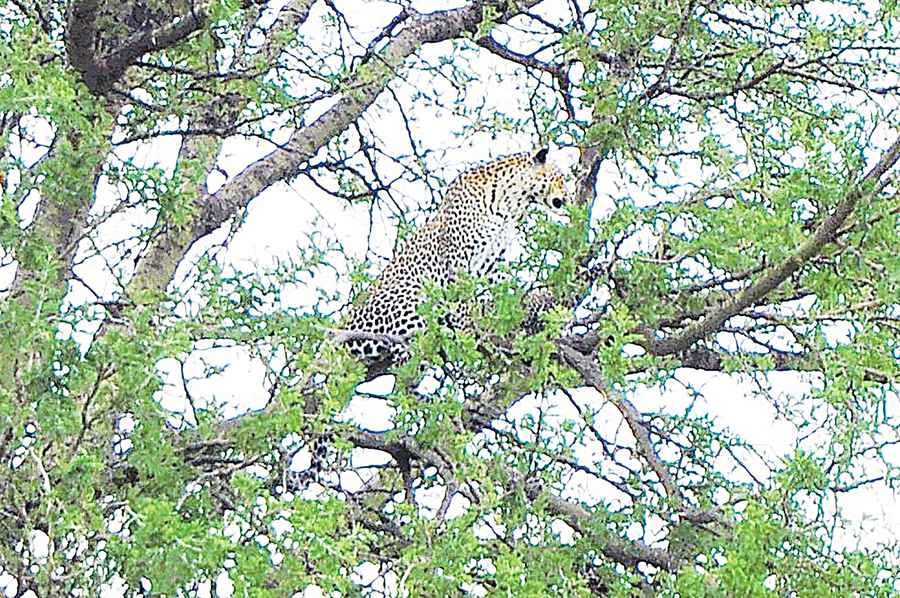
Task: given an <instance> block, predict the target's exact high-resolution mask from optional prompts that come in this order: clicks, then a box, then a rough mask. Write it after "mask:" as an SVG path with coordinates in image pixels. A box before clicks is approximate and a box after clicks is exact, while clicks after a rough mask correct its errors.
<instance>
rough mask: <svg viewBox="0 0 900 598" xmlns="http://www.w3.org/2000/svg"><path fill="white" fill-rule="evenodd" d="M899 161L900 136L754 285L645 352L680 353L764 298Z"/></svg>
mask: <svg viewBox="0 0 900 598" xmlns="http://www.w3.org/2000/svg"><path fill="white" fill-rule="evenodd" d="M898 159H900V136H898V138H897V140H896V141H894V143H893V145H891V147H890V148H889V149H888V150H887V151H886V152H885V154H884V155H883V156H882V157H881V159H880V160H879V161H878V163H877V164H875V166H874V167H872V169H871V170H870V171H869V172H868V173H866V175H865V176H864V177H863V178H862V179H861V180H860V181H859V182H858V183H857V184H856V185H854V186H853V188H852V189H851V190H850V191H849V192H848V193H847V195H846V197H845V198H844V199H843V201H841V202H840V203H839V204H838V205H837V207H836V208H835V209H834V211H833V212H832V213H831V214H830V215H829V216H828V217H827V218H825V220H824V221H822V223H821V224H820V225H819V226H818V227H816V229H815V231H814V232H813V234H812V235H811V236H810V237H809V239H807V240H806V242H805V243H803V244H802V245H800V247H799V248H797V250H796V251H795V252H794V253H793V254H791V255H790V256H788V257H787V258H786V259H785V260H784V261H782V262H781V263H779V264H777V265H775V266H774V267H772V268H770V269H769V271H768V272H766V273H765V274H763V276H762V277H760V278H759V280H757V281H756V282H755V283H753V284H752V285H750V286H749V287H747V288H746V289H744V290H743V291H741V292H740V293H738V294H737V295H736V296H735V297H734V298H732V299H731V300H729V301H727V302H726V303H724V304H722V305H721V306H719V307H718V308H716V309H714V310H712V311H710V312H708V313H707V314H706V315H705V316H703V317H702V318H700V320H698V321H697V322H696V323H694V324H692V325H690V326H688V327H687V328H686V329H685V330H683V331H682V332H680V333H679V334H677V335H675V336H671V337H669V338H665V339H655V338H648V339H647V343H646V344H647V347H646V348H647V349H648V350H649V351H650V352H651V353H653V354H654V355H659V356H663V355H673V354H675V353H680V352H682V351H684V350H685V349H687V348H688V347H690V346H691V345H693V344H694V343H695V342H697V341H698V340H700V339H702V338H706V337H708V336H710V335H711V334H714V333H715V332H717V331H718V330H719V329H720V328H721V326H722V324H724V323H725V322H726V321H727V320H728V319H729V318H732V317H734V316H736V315H738V314H739V313H741V312H742V311H743V310H745V309H747V308H748V307H750V306H751V305H754V304H755V303H757V302H758V301H760V300H762V299H763V298H765V297H766V296H767V295H768V294H769V293H771V292H772V291H774V290H775V289H776V288H777V287H778V286H779V285H780V284H781V283H783V282H784V281H785V280H787V279H788V278H789V277H790V276H791V275H792V274H794V273H795V272H797V271H798V270H800V268H802V267H803V266H804V265H805V264H806V263H807V262H809V260H811V259H812V258H814V257H815V256H816V255H818V254H819V253H820V252H821V251H822V249H823V248H824V247H825V246H826V245H827V244H829V243H831V242H832V241H833V240H834V239H835V236H836V235H837V232H838V230H839V229H840V228H841V226H842V225H843V224H844V222H845V221H846V220H847V218H848V217H849V216H850V214H852V213H853V210H854V208H856V205H857V204H858V203H859V202H860V200H862V199H864V198H866V197H869V196H870V195H872V194H874V193H877V192H879V191H880V190H881V189H882V188H883V187H884V184H885V183H884V181H883V180H882V177H883V176H884V174H885V173H886V172H887V171H888V170H890V169H891V168H892V167H893V166H894V165H895V164H896V163H897V160H898Z"/></svg>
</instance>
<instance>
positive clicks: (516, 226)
mask: <svg viewBox="0 0 900 598" xmlns="http://www.w3.org/2000/svg"><path fill="white" fill-rule="evenodd" d="M548 153H549V150H548V148H545V147H544V148H540V149H538V150H536V151H530V152H522V153H517V154H513V155H510V156H506V157H503V158H499V159H496V160H494V161H491V162H488V163H485V164H482V165H480V166H477V167H475V168H472V169H470V170H468V171H466V172H463V173H462V174H460V175H459V176H458V177H457V178H456V179H455V180H454V181H453V182H452V183H451V184H450V185H449V186H448V187H447V189H446V191H445V193H444V196H443V198H442V200H441V202H440V204H439V206H438V208H437V210H436V211H435V213H434V214H433V215H432V217H431V218H430V219H429V220H428V221H427V222H426V223H425V224H424V225H423V226H422V227H420V228H419V229H418V230H416V231H415V232H414V233H412V234H411V236H410V237H409V238H408V240H407V241H406V242H405V243H404V244H403V246H402V248H401V250H400V251H399V252H398V253H397V254H396V255H395V257H394V258H393V260H391V261H390V262H389V263H388V265H387V266H386V267H385V269H384V271H383V272H382V273H381V275H380V276H379V277H378V278H377V279H376V281H375V282H374V283H373V285H372V287H371V289H370V290H369V291H368V294H367V296H366V298H365V300H364V301H362V302H360V303H358V304H357V306H356V307H354V308H353V309H352V311H351V313H350V317H349V321H348V322H347V325H346V326H345V330H346V331H347V334H346V335H345V339H344V344H345V346H346V347H347V349H348V350H349V352H350V354H351V355H353V356H354V357H355V358H356V359H358V360H359V361H361V362H363V363H367V364H370V363H374V362H377V361H381V360H385V359H393V360H402V359H403V355H404V352H403V350H402V349H401V350H399V351H398V350H397V348H398V347H402V345H403V343H404V341H408V340H409V339H410V338H411V337H412V336H413V335H415V334H416V333H417V332H419V331H421V330H423V329H424V328H425V326H426V323H425V320H424V318H423V317H422V316H421V315H420V314H419V313H418V307H419V306H420V304H421V303H422V302H423V301H424V300H425V298H426V297H425V290H426V288H427V285H429V284H430V285H434V286H436V287H446V286H448V285H451V284H453V283H454V282H455V281H457V280H458V279H459V277H460V275H461V274H467V275H469V276H471V277H473V278H485V279H487V280H488V281H489V282H494V281H496V280H498V268H499V266H500V264H501V263H503V261H504V256H505V255H506V253H507V251H508V250H509V248H510V247H511V245H512V244H513V242H514V240H515V238H516V236H517V234H518V231H519V230H520V227H521V225H522V224H523V222H524V221H525V219H526V217H527V216H528V214H529V213H531V211H532V210H534V209H542V210H545V211H547V212H549V213H550V214H552V215H554V216H558V217H563V218H564V217H565V216H566V208H567V206H568V205H569V204H570V203H571V202H572V195H571V194H570V192H569V191H568V189H567V187H566V183H565V177H564V176H563V173H562V172H561V170H560V169H559V168H558V167H557V166H556V165H555V164H553V163H552V162H551V161H549V160H548ZM457 321H464V318H458V319H457Z"/></svg>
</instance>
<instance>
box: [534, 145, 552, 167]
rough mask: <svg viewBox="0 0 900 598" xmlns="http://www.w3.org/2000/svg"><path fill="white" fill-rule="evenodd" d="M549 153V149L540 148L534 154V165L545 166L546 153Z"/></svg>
mask: <svg viewBox="0 0 900 598" xmlns="http://www.w3.org/2000/svg"><path fill="white" fill-rule="evenodd" d="M549 151H550V148H547V147H542V148H541V149H539V150H538V151H536V152H535V154H534V163H535V164H546V163H547V152H549Z"/></svg>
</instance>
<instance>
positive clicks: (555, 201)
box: [550, 197, 563, 210]
mask: <svg viewBox="0 0 900 598" xmlns="http://www.w3.org/2000/svg"><path fill="white" fill-rule="evenodd" d="M550 203H551V204H553V207H554V208H556V209H557V210H558V209H560V208H561V207H563V200H561V199H560V198H558V197H554V198H553V199H551V200H550Z"/></svg>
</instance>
